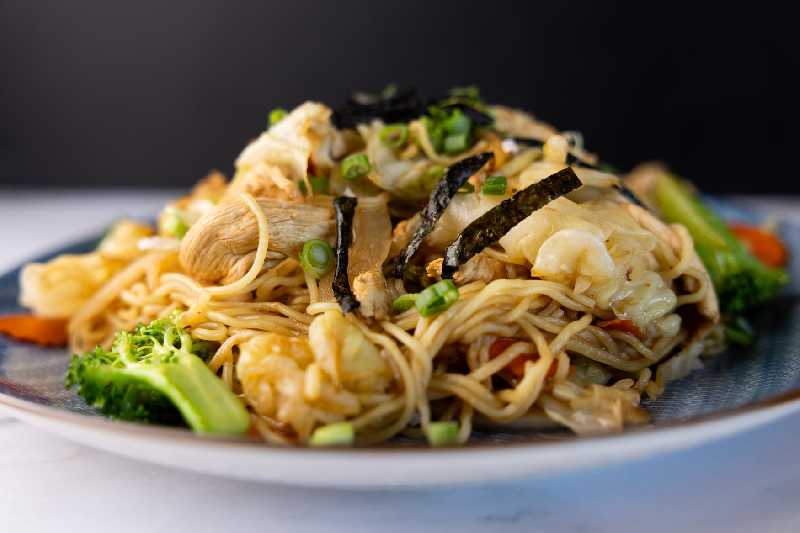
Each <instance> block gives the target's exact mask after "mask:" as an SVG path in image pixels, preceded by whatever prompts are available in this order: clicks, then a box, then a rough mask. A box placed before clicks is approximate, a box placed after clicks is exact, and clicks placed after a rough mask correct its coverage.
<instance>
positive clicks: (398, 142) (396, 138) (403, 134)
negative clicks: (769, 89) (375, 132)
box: [380, 124, 408, 149]
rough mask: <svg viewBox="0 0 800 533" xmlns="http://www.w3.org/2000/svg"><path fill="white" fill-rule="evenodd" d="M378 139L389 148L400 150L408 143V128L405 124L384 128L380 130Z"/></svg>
mask: <svg viewBox="0 0 800 533" xmlns="http://www.w3.org/2000/svg"><path fill="white" fill-rule="evenodd" d="M380 139H381V142H383V144H385V145H386V146H388V147H389V148H394V149H397V148H402V147H403V146H405V144H406V142H408V126H406V125H405V124H390V125H388V126H385V127H384V128H383V129H382V130H381V133H380Z"/></svg>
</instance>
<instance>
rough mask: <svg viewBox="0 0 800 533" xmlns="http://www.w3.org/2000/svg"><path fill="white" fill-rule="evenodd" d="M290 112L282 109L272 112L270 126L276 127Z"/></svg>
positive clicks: (270, 113)
mask: <svg viewBox="0 0 800 533" xmlns="http://www.w3.org/2000/svg"><path fill="white" fill-rule="evenodd" d="M288 114H289V112H288V111H286V110H285V109H283V108H282V107H276V108H275V109H273V110H272V111H270V112H269V125H270V126H274V125H275V124H277V123H278V122H280V121H281V120H283V119H284V118H286V115H288Z"/></svg>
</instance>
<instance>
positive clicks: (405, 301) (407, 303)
mask: <svg viewBox="0 0 800 533" xmlns="http://www.w3.org/2000/svg"><path fill="white" fill-rule="evenodd" d="M416 301H417V295H416V294H401V295H400V296H398V297H397V298H395V300H394V302H392V310H393V311H394V312H395V313H402V312H404V311H408V310H409V309H411V308H412V307H414V302H416Z"/></svg>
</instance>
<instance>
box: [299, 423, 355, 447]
mask: <svg viewBox="0 0 800 533" xmlns="http://www.w3.org/2000/svg"><path fill="white" fill-rule="evenodd" d="M354 440H355V434H354V431H353V424H351V423H350V422H335V423H333V424H326V425H324V426H320V427H318V428H317V429H315V430H314V433H313V434H312V435H311V439H309V441H308V444H310V445H311V446H350V445H352V444H353V441H354Z"/></svg>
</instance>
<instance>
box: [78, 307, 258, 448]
mask: <svg viewBox="0 0 800 533" xmlns="http://www.w3.org/2000/svg"><path fill="white" fill-rule="evenodd" d="M208 356H209V346H208V344H206V343H204V342H197V341H193V340H192V337H191V336H190V335H189V334H188V333H186V332H185V331H184V330H183V329H181V328H180V327H178V326H176V325H175V322H174V321H173V320H170V319H159V320H155V321H153V322H151V323H150V324H149V325H146V326H145V325H139V326H137V327H136V329H135V330H134V331H133V333H128V332H120V333H117V335H116V337H115V339H114V343H113V346H112V348H111V350H110V351H108V350H104V349H103V348H101V347H97V348H96V349H95V350H94V351H93V352H87V353H85V354H83V355H81V356H78V355H74V356H73V357H72V361H71V362H70V365H69V369H68V371H67V375H66V378H65V385H66V387H67V388H71V387H73V386H77V387H78V394H79V395H80V396H82V397H83V398H84V399H85V400H86V402H87V403H88V404H89V405H92V406H94V407H96V408H98V409H99V410H100V411H102V412H103V413H105V414H106V415H109V416H111V417H113V418H118V419H122V420H134V421H140V422H148V423H155V424H168V425H177V424H180V423H181V422H185V423H186V424H187V425H189V427H191V428H192V429H193V430H195V431H197V432H202V433H226V434H237V433H243V432H245V431H247V429H248V427H249V425H250V417H249V415H248V413H247V410H246V409H245V407H244V405H243V404H242V402H241V401H240V400H239V399H238V398H237V397H236V395H234V394H233V393H232V392H231V391H230V390H229V389H228V387H227V386H226V385H225V383H223V382H222V380H220V379H219V378H218V377H217V376H215V375H214V373H213V372H211V370H209V369H208V367H207V366H206V364H205V362H204V360H203V359H204V358H208Z"/></svg>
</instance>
